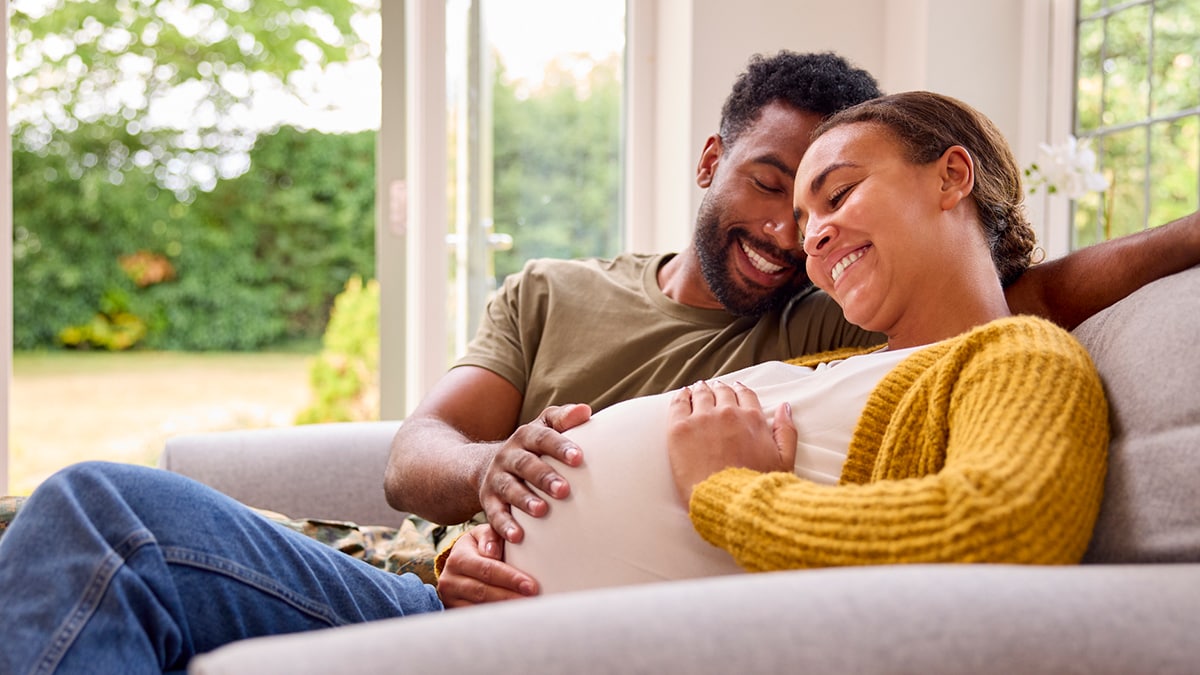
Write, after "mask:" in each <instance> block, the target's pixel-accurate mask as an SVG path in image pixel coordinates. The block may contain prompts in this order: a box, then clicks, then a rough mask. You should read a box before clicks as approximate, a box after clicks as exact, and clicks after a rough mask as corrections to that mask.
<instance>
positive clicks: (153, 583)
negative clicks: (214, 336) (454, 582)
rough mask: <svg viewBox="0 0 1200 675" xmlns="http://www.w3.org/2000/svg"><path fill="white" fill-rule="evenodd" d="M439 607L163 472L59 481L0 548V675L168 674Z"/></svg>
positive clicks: (78, 470) (76, 475)
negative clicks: (290, 638) (274, 643)
mask: <svg viewBox="0 0 1200 675" xmlns="http://www.w3.org/2000/svg"><path fill="white" fill-rule="evenodd" d="M441 608H442V605H441V602H440V601H439V600H438V598H437V593H436V592H435V591H434V589H433V588H432V587H430V586H427V585H425V584H423V583H421V581H420V579H419V578H417V577H416V576H414V575H411V574H405V575H396V574H391V573H388V572H384V571H383V570H380V569H377V568H375V567H372V566H370V565H368V564H366V563H364V562H361V561H359V560H355V559H354V558H351V557H350V556H347V555H345V554H343V553H341V552H339V551H336V550H334V549H332V548H329V547H327V546H325V545H324V544H321V543H318V542H316V541H314V540H312V539H309V538H308V537H305V536H303V535H301V534H298V533H296V532H293V531H291V530H288V529H287V528H284V527H282V526H279V525H276V524H275V523H272V522H270V521H268V520H266V519H265V518H262V517H260V516H259V515H258V514H256V513H254V512H253V511H251V510H249V509H247V508H245V507H244V506H242V505H241V504H239V503H238V502H236V501H234V500H232V499H230V498H229V497H226V496H225V495H222V494H221V493H219V492H216V491H214V490H212V489H210V488H208V487H205V486H204V485H201V484H200V483H197V482H195V481H193V480H190V479H188V478H185V477H183V476H179V475H176V474H173V473H169V472H166V471H162V470H159V469H149V468H145V467H137V466H128V465H122V464H109V463H103V462H89V463H85V464H79V465H76V466H73V467H70V468H67V469H64V470H63V471H61V472H59V473H57V474H55V475H54V476H53V477H51V478H50V479H48V480H47V481H46V482H45V483H44V484H43V485H42V486H41V487H39V488H38V489H37V490H36V491H35V492H34V494H33V496H31V497H30V498H29V501H28V502H26V504H25V505H24V507H23V508H22V510H21V512H20V513H19V514H18V515H17V517H16V519H15V520H14V521H13V523H12V526H11V527H10V528H9V530H8V532H6V533H5V535H4V537H3V539H0V673H4V674H5V675H8V674H9V673H13V674H16V673H22V674H24V673H55V672H57V673H128V674H135V673H162V672H164V671H171V670H182V669H184V668H186V667H187V663H188V661H189V660H190V659H191V657H192V656H194V655H196V654H200V653H203V652H206V651H209V650H212V649H215V648H217V647H219V646H221V645H223V644H226V643H229V642H233V641H234V640H241V639H243V638H249V637H256V636H262V635H276V634H280V633H293V632H298V631H307V630H314V629H318V628H326V627H330V626H340V625H344V624H350V623H358V622H362V621H371V620H374V619H384V618H391V617H397V616H404V615H406V614H415V613H419V612H432V611H438V610H441Z"/></svg>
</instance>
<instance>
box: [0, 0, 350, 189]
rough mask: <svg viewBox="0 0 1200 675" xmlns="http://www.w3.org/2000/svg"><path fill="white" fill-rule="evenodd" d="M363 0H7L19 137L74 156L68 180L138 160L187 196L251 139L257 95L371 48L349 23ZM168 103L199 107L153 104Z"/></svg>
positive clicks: (113, 172)
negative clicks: (171, 112)
mask: <svg viewBox="0 0 1200 675" xmlns="http://www.w3.org/2000/svg"><path fill="white" fill-rule="evenodd" d="M367 2H368V0H354V1H351V0H340V1H338V0H327V1H324V2H314V1H312V0H115V1H110V0H49V1H39V0H15V1H14V2H13V3H12V11H11V16H10V26H11V31H12V35H13V39H12V41H11V44H12V45H13V54H12V57H11V59H10V84H11V88H10V91H12V101H11V104H12V106H13V114H12V126H13V137H14V139H15V142H16V145H17V147H20V148H24V149H27V150H34V151H40V152H47V153H51V154H56V155H60V156H63V157H67V158H71V159H70V160H69V163H70V164H71V166H68V167H67V168H68V170H69V171H70V172H72V173H73V174H74V175H76V176H78V175H79V174H80V172H81V171H82V170H84V169H87V168H92V167H96V166H98V167H103V168H105V169H107V170H108V172H109V174H110V178H112V179H113V182H117V181H118V180H119V178H117V177H116V176H117V175H118V174H122V173H126V172H128V171H130V170H133V169H138V168H140V169H148V170H150V171H151V172H152V174H153V175H154V176H155V179H156V181H157V182H158V183H159V184H160V185H162V186H165V187H167V188H169V189H172V190H176V191H179V192H181V193H184V194H186V193H189V192H190V191H191V190H192V189H193V187H194V185H195V184H200V185H201V186H202V187H206V188H207V187H212V185H213V184H215V180H216V178H217V177H219V176H220V175H221V172H222V166H221V161H222V160H223V159H225V158H227V157H228V156H229V155H230V154H231V153H237V152H243V151H245V150H246V149H247V148H248V147H249V145H250V144H251V143H253V140H254V137H255V134H256V132H257V130H256V129H253V128H249V127H248V126H247V125H246V119H247V116H248V113H249V112H250V110H251V109H252V107H253V101H254V97H255V95H256V94H257V93H261V92H263V91H267V90H283V91H285V92H288V93H290V94H293V95H294V96H296V97H298V98H301V99H303V98H304V97H305V96H306V93H307V92H306V80H305V78H304V77H302V75H303V74H306V73H307V74H310V75H311V74H313V73H314V72H317V71H320V70H321V69H323V68H325V67H327V66H329V65H330V64H333V63H338V62H345V61H347V60H349V59H352V58H363V57H367V56H369V47H368V46H367V45H366V44H365V43H364V42H363V40H362V38H361V37H360V36H359V34H358V32H357V31H356V30H355V22H356V20H357V19H359V18H361V15H362V10H363V9H364V8H365V6H366V3H367ZM172 99H174V100H180V99H183V100H191V101H195V108H194V109H193V110H192V111H191V112H190V114H188V115H183V116H173V117H166V116H164V115H162V114H158V115H156V114H155V110H156V108H158V107H159V106H162V105H164V104H166V103H167V102H168V101H170V100H172ZM243 168H244V167H243ZM225 171H226V172H225V175H229V172H228V169H226V170H225ZM235 172H236V171H235Z"/></svg>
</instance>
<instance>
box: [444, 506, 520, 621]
mask: <svg viewBox="0 0 1200 675" xmlns="http://www.w3.org/2000/svg"><path fill="white" fill-rule="evenodd" d="M437 592H438V597H440V598H441V599H442V604H443V605H445V606H446V608H447V609H452V608H454V607H466V606H469V605H478V604H482V603H485V602H496V601H499V600H515V599H517V598H524V597H528V596H531V595H537V593H538V584H537V581H535V580H534V579H533V577H531V576H529V575H528V574H525V573H524V572H522V571H521V570H519V569H517V568H515V567H513V566H512V565H509V564H507V563H505V562H504V540H503V539H501V538H500V537H499V535H497V534H496V532H495V530H493V529H492V526H491V525H488V524H486V523H485V524H482V525H476V526H475V527H473V528H471V529H470V530H468V531H467V533H466V534H464V535H462V536H461V537H459V538H458V541H456V542H454V547H453V548H451V549H450V555H449V556H448V557H447V558H446V567H445V568H443V569H442V573H441V575H440V576H439V577H438V586H437Z"/></svg>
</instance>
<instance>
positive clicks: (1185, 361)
mask: <svg viewBox="0 0 1200 675" xmlns="http://www.w3.org/2000/svg"><path fill="white" fill-rule="evenodd" d="M1198 334H1200V267H1193V268H1192V269H1189V270H1186V271H1184V272H1181V273H1179V274H1175V275H1173V276H1170V277H1167V278H1165V279H1161V280H1159V281H1156V282H1154V283H1152V284H1149V285H1147V286H1146V287H1144V288H1142V289H1140V290H1139V291H1137V292H1135V293H1133V294H1132V295H1130V296H1129V297H1127V298H1125V299H1124V300H1122V301H1121V302H1119V303H1117V304H1115V305H1113V306H1112V307H1110V308H1108V309H1106V310H1104V311H1103V312H1101V313H1099V314H1097V315H1096V316H1094V317H1092V318H1091V319H1089V320H1088V321H1086V322H1084V323H1083V324H1082V325H1080V326H1079V327H1078V328H1077V329H1076V330H1075V336H1076V337H1077V338H1079V340H1080V341H1081V342H1082V343H1083V344H1084V346H1086V347H1087V349H1088V351H1089V352H1090V353H1091V355H1092V358H1093V360H1094V361H1095V362H1096V366H1097V368H1098V369H1099V370H1100V376H1101V378H1102V379H1103V381H1104V389H1105V393H1106V394H1107V395H1108V401H1109V406H1110V411H1111V423H1112V442H1111V445H1110V451H1109V464H1108V477H1107V479H1106V483H1105V495H1104V502H1103V505H1102V506H1101V509H1100V517H1099V520H1098V521H1097V523H1096V531H1095V534H1094V535H1093V538H1092V542H1091V545H1090V547H1089V549H1088V552H1087V554H1086V556H1085V557H1084V561H1085V562H1091V563H1128V562H1138V563H1145V562H1184V561H1190V562H1200V496H1198V494H1200V493H1197V491H1196V489H1195V487H1196V485H1197V484H1198V483H1200V357H1198V356H1197V354H1196V352H1195V349H1194V347H1193V346H1192V345H1193V344H1194V343H1193V340H1195V339H1196V336H1197V335H1198Z"/></svg>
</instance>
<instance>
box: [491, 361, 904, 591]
mask: <svg viewBox="0 0 1200 675" xmlns="http://www.w3.org/2000/svg"><path fill="white" fill-rule="evenodd" d="M916 349H919V348H912V349H901V350H895V351H887V350H885V351H881V352H876V353H873V354H865V355H861V356H854V357H851V358H849V359H845V360H843V361H835V362H832V363H828V364H821V365H819V366H817V367H816V368H809V367H802V366H793V365H789V364H786V363H783V362H780V361H772V362H768V363H763V364H759V365H756V366H751V367H749V368H745V369H743V370H739V371H736V372H733V373H729V374H728V375H724V376H722V377H719V378H717V379H719V380H721V381H723V382H727V383H732V382H735V381H736V382H741V383H742V384H744V385H746V386H748V387H750V388H751V389H753V390H754V392H755V394H757V395H758V398H759V402H760V403H761V404H762V406H763V411H764V412H765V413H766V414H767V416H768V419H770V418H771V416H773V415H774V413H775V409H776V408H777V407H778V406H779V405H781V404H782V403H783V402H785V401H787V402H789V403H791V405H792V418H793V421H794V422H795V424H796V430H797V431H798V432H799V440H798V443H797V452H796V465H795V471H796V474H797V475H799V476H801V477H803V478H806V479H808V480H812V481H814V482H818V483H825V484H835V483H837V481H838V477H839V476H840V474H841V470H842V463H843V462H844V461H845V459H846V453H847V452H848V450H849V447H850V439H851V436H852V435H853V433H854V427H855V425H856V424H857V422H858V418H859V415H861V414H862V409H863V407H864V406H865V405H866V400H867V396H868V395H869V394H870V392H871V390H872V389H874V388H875V386H876V385H877V384H878V383H879V381H880V380H881V379H882V378H883V376H884V375H886V374H887V373H888V371H890V370H891V369H892V368H893V367H895V366H896V364H898V363H899V362H900V361H901V360H903V359H904V358H905V357H906V356H908V355H909V354H911V353H912V352H913V351H915V350H916ZM673 395H674V392H667V393H665V394H658V395H655V396H645V397H642V398H636V399H632V400H629V401H625V402H622V403H618V404H616V405H613V406H611V407H609V408H606V409H604V410H602V411H600V412H598V413H596V414H595V415H593V416H592V419H591V420H589V421H588V422H586V423H585V424H582V425H580V426H578V427H576V428H574V429H571V430H570V431H568V432H567V436H568V437H570V438H571V439H572V440H574V441H575V442H576V443H577V444H578V445H579V447H580V448H582V449H583V456H584V463H583V465H582V466H580V467H577V468H575V467H568V466H565V465H563V464H560V463H558V462H555V461H554V460H553V459H549V458H548V460H547V461H549V462H550V463H551V464H552V465H553V466H554V467H555V469H556V470H557V471H559V472H560V473H561V474H562V475H563V476H564V477H565V478H566V479H567V481H568V482H569V483H570V484H571V494H570V496H568V497H567V498H566V499H563V500H555V499H547V501H548V502H549V503H550V513H549V514H547V515H546V516H543V517H542V518H532V517H530V516H528V515H526V514H524V513H522V512H520V511H518V510H517V509H513V514H514V516H515V517H516V518H517V521H518V522H519V523H520V524H521V527H523V528H524V529H525V540H524V541H523V542H522V543H521V544H507V545H506V552H505V559H506V560H507V561H508V562H509V563H510V564H512V565H513V566H515V567H517V568H518V569H521V570H524V571H526V572H528V573H529V574H530V575H532V576H533V577H534V578H535V579H537V580H538V582H539V583H540V584H541V586H542V593H557V592H562V591H570V590H582V589H587V588H599V587H604V586H620V585H629V584H636V583H647V582H653V581H663V580H668V579H689V578H695V577H706V576H715V575H720V574H733V573H739V572H742V571H743V570H742V569H741V568H740V567H738V566H737V565H736V564H735V563H734V562H733V558H732V557H730V555H729V554H728V553H726V552H725V551H724V550H722V549H719V548H717V547H715V546H712V545H711V544H709V543H708V542H706V541H704V540H703V539H701V538H700V535H699V534H697V533H696V531H695V530H694V529H693V528H692V523H691V520H690V519H689V518H688V514H687V508H686V507H685V505H684V504H683V503H682V502H681V501H680V499H679V496H678V494H677V493H676V491H675V483H674V480H673V479H672V477H671V465H670V460H669V458H668V457H667V424H666V422H667V418H668V414H667V410H668V406H669V404H670V401H671V397H672V396H673Z"/></svg>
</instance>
